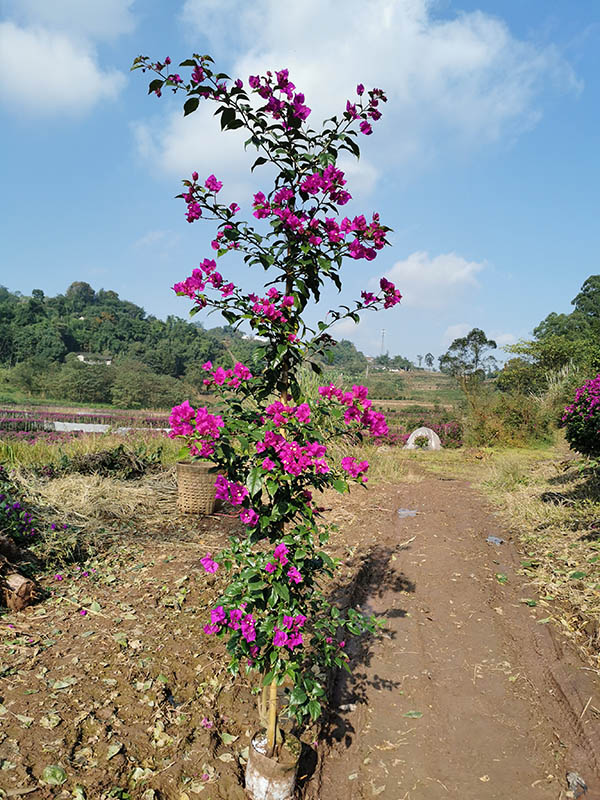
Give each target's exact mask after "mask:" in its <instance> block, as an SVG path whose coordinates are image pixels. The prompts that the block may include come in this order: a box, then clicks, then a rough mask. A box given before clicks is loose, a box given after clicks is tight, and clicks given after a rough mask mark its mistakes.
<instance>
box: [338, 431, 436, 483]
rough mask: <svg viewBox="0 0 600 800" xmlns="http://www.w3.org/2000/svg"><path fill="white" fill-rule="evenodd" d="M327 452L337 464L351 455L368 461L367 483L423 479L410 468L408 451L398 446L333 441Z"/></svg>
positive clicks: (416, 471) (406, 481)
mask: <svg viewBox="0 0 600 800" xmlns="http://www.w3.org/2000/svg"><path fill="white" fill-rule="evenodd" d="M327 452H328V455H329V456H330V460H331V461H332V462H334V463H336V464H339V463H340V461H341V460H342V458H343V457H344V456H352V457H353V458H355V459H356V460H357V461H363V460H366V461H368V462H369V471H368V472H367V476H368V478H369V484H375V483H418V482H419V481H422V480H423V476H422V475H421V473H420V471H419V470H414V469H412V468H411V462H413V463H414V458H411V454H410V453H409V451H407V450H402V448H400V447H390V446H388V445H375V444H369V443H367V442H363V443H362V444H355V445H350V444H347V443H343V444H342V443H341V442H335V443H333V444H330V445H329V446H328V450H327ZM426 455H434V454H433V453H428V454H426ZM354 491H358V489H354Z"/></svg>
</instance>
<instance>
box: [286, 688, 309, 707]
mask: <svg viewBox="0 0 600 800" xmlns="http://www.w3.org/2000/svg"><path fill="white" fill-rule="evenodd" d="M290 701H291V702H292V703H294V704H296V705H300V704H301V703H306V692H305V691H304V690H303V689H302V688H301V687H300V686H295V687H294V689H293V690H292V693H291V695H290Z"/></svg>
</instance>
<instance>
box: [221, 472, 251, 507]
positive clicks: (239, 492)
mask: <svg viewBox="0 0 600 800" xmlns="http://www.w3.org/2000/svg"><path fill="white" fill-rule="evenodd" d="M248 495H249V492H248V489H246V487H245V486H242V484H241V483H236V481H230V480H228V479H227V478H226V477H225V476H224V475H217V479H216V481H215V497H216V498H217V500H228V501H229V502H230V503H231V505H232V506H241V505H242V503H243V502H244V499H245V498H246V497H248Z"/></svg>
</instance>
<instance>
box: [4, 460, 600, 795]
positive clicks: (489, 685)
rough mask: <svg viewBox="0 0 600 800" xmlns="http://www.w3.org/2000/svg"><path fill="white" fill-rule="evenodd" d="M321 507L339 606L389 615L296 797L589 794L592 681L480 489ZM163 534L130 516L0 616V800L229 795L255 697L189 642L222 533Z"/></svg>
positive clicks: (213, 528) (425, 487)
mask: <svg viewBox="0 0 600 800" xmlns="http://www.w3.org/2000/svg"><path fill="white" fill-rule="evenodd" d="M415 469H417V467H415ZM326 503H328V504H329V509H328V511H327V515H328V517H329V519H330V520H332V521H335V522H337V523H338V524H339V525H340V531H339V533H338V534H337V536H336V537H335V539H334V541H333V542H332V546H331V550H332V552H334V553H335V554H336V555H337V556H339V557H340V558H342V560H343V567H342V569H341V571H340V581H339V586H338V588H337V591H338V594H339V596H340V597H341V598H343V599H344V601H345V602H348V603H352V604H359V605H361V606H362V607H363V608H365V609H368V610H371V611H373V612H375V613H377V614H379V615H381V616H382V617H383V618H385V620H386V622H385V625H384V629H383V633H382V637H381V638H380V639H379V640H376V641H374V640H368V639H363V640H360V641H357V642H355V643H353V645H352V649H351V651H350V654H351V657H352V660H353V662H354V673H353V675H352V676H349V677H348V679H347V680H346V681H344V680H338V681H337V683H335V684H334V685H333V688H332V712H331V715H330V718H329V719H328V720H326V723H325V736H324V737H323V738H322V744H320V745H319V746H318V748H317V747H315V745H314V742H315V739H316V737H317V732H316V731H315V730H309V731H306V733H305V736H304V741H305V744H306V748H305V759H304V761H303V763H302V768H301V781H300V790H299V791H300V793H301V795H303V796H305V797H306V798H310V800H316V798H322V800H341V798H344V800H359V798H361V799H362V798H371V797H379V798H381V799H382V800H401V799H402V800H421V798H423V799H424V798H428V799H429V798H435V799H436V800H437V798H446V797H447V798H461V800H492V798H493V799H496V798H497V799H498V800H500V798H503V799H504V798H506V797H511V796H514V797H521V796H522V797H527V798H528V799H529V798H532V799H533V800H535V798H540V800H546V798H548V800H549V799H550V798H553V799H554V800H558V799H559V798H563V799H564V800H566V798H567V797H569V795H568V794H567V789H568V784H567V779H566V775H567V773H568V772H574V773H577V774H578V775H579V776H581V778H582V779H583V780H585V781H586V782H587V785H588V787H589V790H588V793H587V795H586V796H585V797H586V800H594V798H600V788H599V784H598V773H599V765H598V758H599V757H598V746H599V743H600V710H599V709H600V692H599V684H598V675H597V674H596V672H595V671H592V670H590V669H589V667H588V665H587V664H586V663H584V662H583V661H580V660H578V656H577V655H576V654H575V653H574V652H571V650H570V649H569V648H570V645H569V644H568V643H567V642H563V641H562V639H561V637H560V634H559V633H558V632H557V631H556V630H554V629H552V627H551V624H550V623H548V621H547V616H548V611H547V609H543V610H542V609H541V608H540V607H531V606H530V605H528V604H527V602H526V601H527V600H528V599H531V597H532V590H531V587H528V586H527V585H524V584H523V581H524V580H525V579H524V578H522V577H521V576H520V575H519V574H518V567H519V564H520V559H519V555H518V553H517V551H516V549H515V548H514V547H513V545H512V544H511V543H510V541H508V539H509V537H508V535H507V534H505V533H503V532H502V530H500V529H499V527H498V523H497V521H496V520H495V518H494V517H493V516H492V514H491V513H490V512H489V511H488V510H487V509H486V506H485V501H484V500H483V499H482V498H481V496H479V495H478V494H477V493H475V491H474V490H472V489H471V488H469V486H468V485H467V484H466V483H464V482H460V481H455V480H444V479H443V478H434V477H423V476H422V475H421V474H419V473H414V474H411V473H409V474H408V476H407V474H406V473H404V478H403V482H402V483H401V484H397V485H390V484H386V485H379V486H377V487H375V488H373V489H372V490H370V491H369V492H358V491H356V492H354V493H353V494H352V496H351V497H349V498H348V497H343V498H340V497H339V496H335V497H332V498H329V497H328V498H326ZM401 507H402V508H408V509H412V510H415V511H417V512H418V513H417V515H416V516H414V517H407V518H400V517H399V515H398V513H397V511H398V508H401ZM170 520H171V521H170V524H169V525H165V526H162V527H161V528H160V529H157V530H150V531H149V530H144V529H143V528H140V526H139V525H136V524H135V523H134V522H132V528H131V531H129V532H128V533H127V535H126V536H125V535H123V537H121V538H117V539H116V540H115V541H114V543H113V544H112V545H111V547H110V548H109V549H107V551H106V553H105V555H104V557H103V558H102V559H96V560H95V561H91V562H89V563H87V564H85V565H79V569H77V568H69V569H65V570H63V571H62V572H60V573H57V575H56V576H53V577H49V578H48V580H47V588H48V589H49V590H51V591H52V592H53V594H52V595H51V597H50V598H49V599H48V600H46V601H45V602H44V603H43V604H41V605H39V606H37V607H33V608H30V609H28V610H27V611H26V612H22V613H20V614H9V615H5V616H4V617H2V618H1V620H0V629H1V634H2V638H1V639H0V643H1V651H0V659H1V660H0V789H1V791H0V797H2V796H5V797H21V796H23V797H27V798H32V800H42V799H43V800H47V799H48V798H64V800H67V798H75V799H76V800H77V799H79V800H80V799H81V798H87V799H88V800H101V798H102V799H104V798H109V797H116V798H122V800H128V798H131V799H132V800H133V798H136V799H137V798H143V800H195V798H196V797H197V798H199V799H200V800H242V798H244V796H245V795H244V791H243V788H242V783H241V782H242V776H243V769H244V759H245V756H246V753H247V747H248V743H249V740H250V736H251V734H252V733H253V732H254V729H255V713H254V697H253V695H252V686H251V685H249V684H247V683H244V681H238V682H236V683H233V682H232V681H231V679H230V677H229V676H228V674H227V673H226V671H225V669H224V666H223V664H224V661H225V659H224V657H223V656H224V653H223V649H222V647H221V644H220V642H218V641H217V642H215V641H214V640H213V639H211V638H209V637H206V636H205V635H204V634H203V632H202V627H203V625H204V624H205V622H206V618H207V610H208V609H209V608H210V607H211V606H212V605H213V603H214V600H215V598H216V596H217V595H218V594H219V591H220V588H221V587H220V584H219V577H218V574H217V575H215V576H212V575H208V576H207V575H206V574H205V572H204V570H203V569H202V567H201V565H200V561H199V559H200V558H201V557H202V556H203V555H205V553H206V552H207V551H211V552H213V553H215V552H216V551H218V549H219V546H220V545H221V544H222V543H224V541H225V539H226V537H227V536H228V535H229V533H231V532H232V531H234V530H235V526H236V525H237V522H236V520H235V519H233V518H230V517H228V516H226V515H223V514H222V515H215V516H213V517H208V518H204V519H201V520H199V521H194V520H190V518H189V517H188V518H185V517H182V516H180V515H178V514H177V513H176V511H175V506H174V498H173V511H172V514H171V516H170ZM490 535H493V536H497V537H501V538H503V539H506V540H507V541H505V543H504V544H501V545H499V544H489V543H488V542H487V541H486V538H487V537H488V536H490ZM49 768H50V769H49ZM52 768H53V769H52ZM48 778H50V779H51V781H52V780H54V781H55V783H52V782H50V783H49V784H48ZM44 779H46V784H44V783H43V780H44ZM78 787H79V788H78ZM573 796H575V795H573Z"/></svg>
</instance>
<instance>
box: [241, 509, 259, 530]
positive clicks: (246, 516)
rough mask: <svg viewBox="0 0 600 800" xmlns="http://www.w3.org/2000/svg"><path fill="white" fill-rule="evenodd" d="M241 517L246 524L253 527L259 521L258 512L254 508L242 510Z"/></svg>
mask: <svg viewBox="0 0 600 800" xmlns="http://www.w3.org/2000/svg"><path fill="white" fill-rule="evenodd" d="M240 519H241V520H242V522H243V523H244V525H248V527H250V528H253V527H254V526H255V525H256V523H257V522H258V514H257V513H256V511H255V510H254V509H253V508H244V509H242V511H240Z"/></svg>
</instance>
